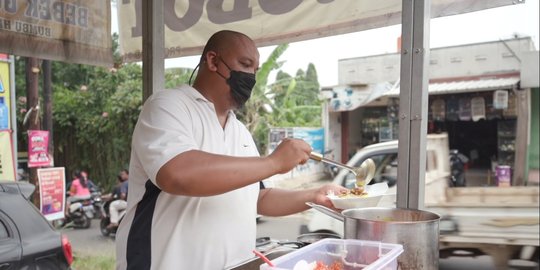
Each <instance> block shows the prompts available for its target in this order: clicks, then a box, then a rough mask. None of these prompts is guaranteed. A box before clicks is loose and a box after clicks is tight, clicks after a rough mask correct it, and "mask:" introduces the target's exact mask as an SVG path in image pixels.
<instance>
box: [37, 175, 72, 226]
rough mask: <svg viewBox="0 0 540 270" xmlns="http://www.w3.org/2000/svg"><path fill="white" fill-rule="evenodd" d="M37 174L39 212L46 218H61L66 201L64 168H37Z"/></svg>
mask: <svg viewBox="0 0 540 270" xmlns="http://www.w3.org/2000/svg"><path fill="white" fill-rule="evenodd" d="M37 175H38V181H39V191H40V192H39V197H40V198H39V201H40V202H41V205H40V210H41V213H42V214H43V216H45V218H46V219H47V220H56V219H61V218H63V217H64V207H65V203H66V201H65V198H66V194H65V193H66V177H65V173H64V168H63V167H60V168H47V169H38V170H37Z"/></svg>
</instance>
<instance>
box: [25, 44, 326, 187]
mask: <svg viewBox="0 0 540 270" xmlns="http://www.w3.org/2000/svg"><path fill="white" fill-rule="evenodd" d="M117 38H118V37H117V35H115V36H113V41H114V44H113V50H114V57H115V61H119V59H120V58H119V55H118V51H117V50H118V44H117V42H116V41H117ZM287 48H288V44H283V45H279V46H277V47H276V49H275V50H274V51H273V52H272V53H271V55H270V56H269V57H268V59H267V60H266V61H265V62H264V63H263V64H262V66H261V68H260V69H259V71H258V72H257V84H256V85H255V88H254V89H253V92H252V95H251V98H250V100H249V101H248V102H247V103H246V106H245V107H244V108H242V109H241V110H239V111H238V112H237V115H238V118H239V119H240V120H241V121H243V122H244V123H246V126H247V127H248V129H249V130H250V132H251V133H252V135H253V136H254V138H255V141H256V142H257V144H258V145H257V146H258V149H259V151H260V152H261V153H265V152H266V148H267V147H266V145H267V143H268V132H269V130H270V128H271V127H315V126H320V125H321V106H320V101H319V100H318V99H317V95H318V93H319V84H318V82H317V72H316V70H315V67H314V66H313V65H312V64H309V66H308V67H307V70H306V71H303V70H299V71H298V72H297V73H296V75H295V76H294V77H293V76H291V75H289V74H287V73H285V72H282V71H278V73H277V77H276V82H275V83H273V84H272V85H268V81H269V76H270V73H271V72H272V71H275V70H279V69H280V68H281V66H282V64H283V62H280V61H278V59H279V57H280V56H281V55H282V54H283V53H284V52H285V50H286V49H287ZM24 60H25V59H24V58H17V59H16V62H15V66H16V76H15V78H16V87H17V98H18V99H17V100H18V101H17V109H18V111H17V125H18V131H19V132H18V142H19V151H26V147H27V133H26V132H27V127H26V126H24V125H23V120H24V116H25V115H26V111H27V110H28V108H27V107H26V106H27V104H26V98H25V97H26V89H25V87H26V86H25V85H26V83H25V80H24V78H25V61H24ZM115 67H116V68H112V69H106V68H102V67H93V66H86V65H77V64H67V63H60V62H53V63H52V84H53V85H52V88H53V106H52V108H53V136H52V137H53V141H54V160H55V166H58V167H60V166H61V167H66V171H67V173H68V175H71V172H73V171H74V170H76V169H83V170H87V171H88V172H89V174H90V178H91V179H92V180H94V181H95V182H96V183H97V184H98V185H100V186H101V187H103V188H105V189H107V190H110V188H111V187H112V186H113V185H114V184H115V183H116V177H115V176H116V175H117V173H118V172H119V171H120V170H121V169H123V168H127V167H128V165H129V164H128V162H129V158H130V157H129V155H130V152H131V134H132V131H133V128H134V127H135V124H136V121H137V118H138V115H139V113H140V110H141V107H142V102H141V101H142V69H141V66H140V65H138V64H126V65H120V64H119V63H118V62H117V64H115ZM191 72H192V70H189V69H182V68H175V69H167V70H166V71H165V86H166V88H175V87H178V86H179V85H181V84H185V83H187V82H188V80H189V77H190V75H191ZM41 104H43V102H42V101H41ZM41 107H44V106H41ZM40 113H41V114H42V111H40Z"/></svg>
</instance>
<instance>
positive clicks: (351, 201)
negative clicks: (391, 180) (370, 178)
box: [327, 182, 388, 209]
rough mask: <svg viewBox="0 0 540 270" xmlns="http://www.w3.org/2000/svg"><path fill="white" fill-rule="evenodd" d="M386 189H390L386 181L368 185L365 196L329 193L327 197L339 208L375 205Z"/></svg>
mask: <svg viewBox="0 0 540 270" xmlns="http://www.w3.org/2000/svg"><path fill="white" fill-rule="evenodd" d="M386 191H388V184H386V182H385V183H377V184H373V185H368V186H366V192H367V195H366V196H363V197H345V198H340V197H339V196H337V195H335V194H329V195H327V197H328V198H329V199H330V200H331V201H332V204H333V205H334V207H336V208H338V209H350V208H361V207H375V206H377V204H378V203H379V201H380V200H381V198H382V196H383V195H384V194H385V193H386Z"/></svg>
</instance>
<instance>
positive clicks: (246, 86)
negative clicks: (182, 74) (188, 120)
mask: <svg viewBox="0 0 540 270" xmlns="http://www.w3.org/2000/svg"><path fill="white" fill-rule="evenodd" d="M258 67H259V51H258V50H257V47H256V46H255V43H254V42H253V40H251V39H250V38H249V37H248V36H246V35H244V34H242V33H239V32H234V31H229V30H223V31H219V32H217V33H215V34H214V35H212V37H210V39H209V40H208V42H207V43H206V46H205V47H204V50H203V54H202V56H201V61H200V71H199V74H198V75H197V78H196V79H195V83H194V86H195V88H197V89H198V90H199V91H201V90H202V91H204V92H205V93H206V94H208V92H206V91H208V90H209V89H216V90H217V93H216V92H213V93H212V96H211V97H210V99H212V101H213V102H214V103H215V102H221V103H225V105H226V106H227V107H236V108H238V107H241V106H242V105H244V103H245V102H246V101H247V99H248V98H249V96H250V95H251V90H252V89H253V85H254V84H255V72H256V71H257V69H258ZM223 97H225V98H223ZM207 98H208V96H207ZM216 99H219V100H216Z"/></svg>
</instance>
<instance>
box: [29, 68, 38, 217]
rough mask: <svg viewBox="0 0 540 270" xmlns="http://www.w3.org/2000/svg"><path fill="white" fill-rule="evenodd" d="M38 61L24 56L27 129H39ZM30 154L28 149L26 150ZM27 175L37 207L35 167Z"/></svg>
mask: <svg viewBox="0 0 540 270" xmlns="http://www.w3.org/2000/svg"><path fill="white" fill-rule="evenodd" d="M39 71H40V70H39V61H38V59H37V58H33V57H27V58H26V100H27V103H26V107H27V110H28V112H29V115H28V123H27V124H28V126H27V127H28V128H27V131H28V130H39V129H40V128H41V127H40V126H41V123H40V119H39V94H38V83H39ZM29 150H30V149H29ZM28 152H29V154H30V151H28ZM29 177H30V183H32V184H33V185H34V186H35V187H36V190H35V192H34V196H33V198H32V202H33V203H34V205H35V206H36V207H37V208H38V209H39V207H40V201H39V194H40V190H39V182H38V175H37V168H29Z"/></svg>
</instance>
